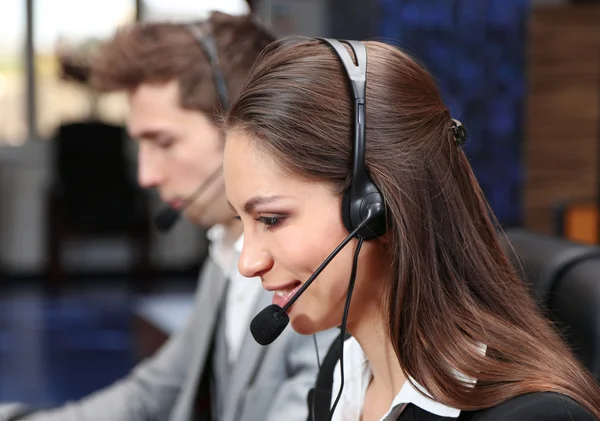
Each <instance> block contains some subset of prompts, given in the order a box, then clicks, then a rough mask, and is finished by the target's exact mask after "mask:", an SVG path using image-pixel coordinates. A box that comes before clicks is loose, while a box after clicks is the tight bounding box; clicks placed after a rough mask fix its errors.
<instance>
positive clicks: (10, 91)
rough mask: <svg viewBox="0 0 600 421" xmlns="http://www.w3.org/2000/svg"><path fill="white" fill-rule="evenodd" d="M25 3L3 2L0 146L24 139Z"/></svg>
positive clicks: (0, 55)
mask: <svg viewBox="0 0 600 421" xmlns="http://www.w3.org/2000/svg"><path fill="white" fill-rule="evenodd" d="M25 25H26V21H25V2H24V1H23V0H2V12H1V13H0V144H11V145H19V144H22V143H23V142H25V140H26V139H27V134H28V132H27V119H26V112H25V111H26V106H27V104H26V98H27V95H26V85H25V79H26V78H25V62H24V60H23V59H24V54H23V53H24V51H25V42H24V40H25Z"/></svg>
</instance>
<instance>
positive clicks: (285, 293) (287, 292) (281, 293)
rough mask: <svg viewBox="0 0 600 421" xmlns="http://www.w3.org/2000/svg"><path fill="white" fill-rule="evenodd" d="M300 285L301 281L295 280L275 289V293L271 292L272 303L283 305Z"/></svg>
mask: <svg viewBox="0 0 600 421" xmlns="http://www.w3.org/2000/svg"><path fill="white" fill-rule="evenodd" d="M301 287H302V283H301V282H300V281H296V282H294V283H292V284H288V285H286V287H285V288H283V289H278V290H275V294H273V304H276V305H278V306H279V307H284V306H285V305H286V304H287V303H288V302H289V301H290V300H291V299H292V297H293V296H294V295H295V294H296V293H297V292H298V290H299V289H300V288H301Z"/></svg>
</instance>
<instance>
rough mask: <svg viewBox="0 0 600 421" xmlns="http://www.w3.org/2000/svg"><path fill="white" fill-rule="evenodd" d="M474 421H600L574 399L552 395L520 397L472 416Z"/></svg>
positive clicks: (541, 393) (544, 393) (532, 394)
mask: <svg viewBox="0 0 600 421" xmlns="http://www.w3.org/2000/svg"><path fill="white" fill-rule="evenodd" d="M470 420H471V421H509V420H511V421H529V420H532V421H533V420H536V421H563V420H565V421H571V420H577V421H598V419H597V418H596V417H594V416H593V415H592V414H591V413H590V412H589V411H588V410H587V409H586V408H584V407H583V406H582V405H580V404H579V403H577V402H575V401H574V400H573V399H571V398H569V397H567V396H564V395H561V394H558V393H551V392H535V393H528V394H525V395H521V396H517V397H515V398H512V399H509V400H507V401H506V402H503V403H501V404H499V405H496V406H494V407H492V408H487V409H484V410H480V411H475V412H473V413H472V417H471V418H470Z"/></svg>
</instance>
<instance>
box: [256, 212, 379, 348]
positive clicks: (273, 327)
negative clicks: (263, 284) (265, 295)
mask: <svg viewBox="0 0 600 421" xmlns="http://www.w3.org/2000/svg"><path fill="white" fill-rule="evenodd" d="M372 206H380V205H379V204H378V203H374V204H373V205H372ZM376 214H377V211H375V212H373V211H372V210H370V209H369V211H368V213H367V216H366V217H365V218H364V219H363V220H362V221H361V222H360V224H358V226H357V227H356V228H355V229H354V231H352V232H351V233H350V234H349V235H348V236H347V237H346V238H345V239H344V241H342V242H341V243H340V244H339V245H338V246H337V247H336V248H335V250H333V251H332V252H331V254H330V255H329V256H327V258H326V259H325V260H324V261H323V263H321V265H320V266H319V267H318V268H317V270H316V271H315V272H314V273H313V274H312V275H311V276H310V278H308V280H307V281H306V282H305V283H304V285H302V287H301V288H300V289H299V290H298V291H297V292H296V293H295V294H294V296H293V297H292V298H291V299H290V301H288V302H287V304H286V305H285V306H283V308H282V307H279V306H278V305H277V304H271V305H270V306H268V307H266V308H264V309H263V310H262V311H261V312H260V313H258V314H257V315H256V316H254V319H252V322H250V332H251V333H252V337H253V338H254V340H255V341H256V342H258V343H259V344H260V345H263V346H264V345H269V344H270V343H272V342H273V341H274V340H275V339H277V338H278V337H279V335H281V333H282V332H283V331H284V329H285V328H286V326H287V325H288V323H289V321H290V318H289V316H288V315H287V313H286V311H287V310H288V309H289V308H290V307H291V306H292V304H294V302H296V300H297V299H298V298H300V296H301V295H302V294H303V293H304V291H305V290H306V288H308V287H309V285H310V284H312V283H313V281H314V280H315V279H316V278H317V276H319V275H320V274H321V272H323V269H325V268H326V267H327V265H328V264H329V263H330V262H331V260H333V258H334V257H335V256H336V255H337V254H338V253H339V252H340V251H341V250H342V249H343V248H344V247H345V246H346V244H348V243H349V242H350V240H352V239H353V238H354V237H355V236H356V235H357V234H358V232H359V231H360V230H361V229H362V228H363V227H364V226H366V225H367V224H368V223H369V222H370V220H371V218H372V217H373V216H374V215H376Z"/></svg>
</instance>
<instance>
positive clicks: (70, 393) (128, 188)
mask: <svg viewBox="0 0 600 421" xmlns="http://www.w3.org/2000/svg"><path fill="white" fill-rule="evenodd" d="M248 3H249V4H250V6H251V7H252V9H253V10H254V12H255V13H256V14H257V15H258V16H259V17H260V19H262V20H263V21H264V22H265V23H266V24H267V25H268V26H269V27H271V28H272V30H273V31H275V32H276V33H278V34H281V35H284V34H290V33H296V34H304V35H313V36H332V37H338V38H354V39H380V40H384V41H387V42H390V43H393V44H395V45H398V46H401V47H402V48H405V49H407V50H408V51H409V52H411V53H412V54H413V55H414V56H416V57H417V58H418V59H419V60H420V61H421V62H422V63H424V64H425V65H426V67H427V68H428V69H429V70H430V71H431V72H432V73H433V75H434V76H435V78H436V80H437V81H438V83H439V85H440V87H441V88H442V90H443V93H444V98H445V100H446V102H447V104H448V106H449V108H450V110H451V112H452V115H453V117H455V118H458V119H460V120H461V121H462V122H463V123H464V124H465V126H466V127H467V129H468V131H469V135H470V138H469V142H468V143H467V145H466V146H465V150H466V152H467V154H468V156H469V158H470V160H471V162H472V165H473V167H474V169H475V172H476V175H477V177H478V179H479V181H480V183H481V185H482V188H483V190H484V193H485V195H486V197H487V199H488V201H489V202H490V204H491V207H492V209H493V210H494V212H495V213H496V215H497V217H498V219H499V222H500V224H501V225H502V226H503V227H504V228H507V229H513V228H517V229H521V228H522V229H527V230H530V231H532V232H536V233H542V234H545V235H548V236H552V237H554V238H562V239H565V240H569V241H574V242H579V243H584V244H588V245H590V246H592V245H594V244H596V243H597V238H598V236H597V232H598V227H597V223H596V214H597V212H596V208H597V207H596V200H597V198H598V194H597V192H598V189H599V188H600V184H599V183H598V181H597V180H598V174H599V172H598V164H599V163H600V150H599V148H598V144H599V143H600V29H598V28H600V2H598V1H568V0H486V1H482V0H255V1H249V2H248ZM213 4H214V6H213ZM238 4H239V2H236V1H228V0H220V1H212V2H211V1H207V0H202V1H198V0H177V1H175V0H102V1H99V0H86V1H81V0H2V4H1V5H0V288H1V291H2V292H1V295H0V300H1V301H2V303H1V304H0V401H14V400H18V401H25V402H28V403H32V404H37V405H54V404H59V403H62V402H64V401H66V400H69V399H76V398H79V397H81V396H84V395H86V394H88V393H90V392H92V391H94V390H96V389H98V388H100V387H102V386H105V385H107V384H109V383H111V382H112V381H114V380H116V379H117V378H119V377H121V376H123V375H125V374H126V373H127V372H128V370H129V369H130V368H131V367H133V365H134V364H135V363H136V362H137V361H139V359H140V358H143V357H144V356H147V355H149V354H151V353H152V352H153V350H154V349H156V347H157V346H158V345H159V344H160V343H162V341H164V340H165V338H166V337H168V335H169V334H171V333H172V332H173V331H176V330H177V329H178V328H179V327H180V326H181V325H182V323H183V322H184V321H185V317H186V315H187V312H188V311H189V309H190V306H191V304H192V301H191V300H192V291H193V290H194V288H195V281H196V275H197V271H198V268H199V266H200V264H201V263H202V259H203V258H204V256H205V253H206V245H207V244H206V240H205V238H204V233H203V232H201V231H200V230H198V229H196V228H194V227H193V226H192V225H191V224H190V223H188V222H187V221H181V222H180V223H179V224H178V225H177V226H176V228H175V229H174V230H173V231H172V232H171V233H169V234H167V235H164V234H160V233H158V232H157V231H156V230H155V229H154V228H153V227H152V225H151V224H150V221H151V219H152V215H153V214H154V213H155V212H156V210H157V209H158V208H159V207H160V203H159V201H158V199H157V197H156V196H155V195H154V194H153V193H152V192H143V191H141V190H140V189H139V188H138V187H137V185H136V180H135V172H136V169H135V159H134V158H135V148H134V145H133V144H132V143H131V142H128V141H127V139H125V137H124V136H123V133H122V125H123V122H124V118H125V116H126V113H127V107H126V102H125V98H124V96H123V95H121V94H110V95H96V94H95V93H94V92H93V91H91V90H90V89H88V87H87V86H86V84H85V69H82V68H81V67H80V64H81V63H82V61H84V60H85V57H86V53H87V52H89V51H90V50H91V49H93V47H94V45H95V43H96V42H98V41H99V40H102V39H105V38H106V37H109V36H110V35H111V34H112V33H113V32H114V31H115V30H116V29H117V28H118V27H119V26H121V25H126V24H128V23H131V22H134V21H136V20H150V19H154V20H160V19H175V20H182V19H185V20H188V19H190V18H192V17H203V16H205V14H206V11H207V9H210V8H211V7H219V8H221V9H222V10H225V11H227V8H228V7H229V8H230V11H231V12H232V13H235V12H236V8H238ZM90 128H91V129H90ZM72 136H79V137H81V136H86V137H88V138H89V141H88V142H86V143H85V146H86V149H85V150H82V149H80V148H79V147H76V146H74V145H73V144H72V143H69V141H68V139H69V138H71V137H72ZM78 145H79V146H84V145H83V144H82V143H81V142H79V143H78ZM99 156H101V157H102V159H97V158H98V157H99ZM92 157H93V158H95V159H91V158H92ZM109 173H110V174H111V176H110V177H107V176H106V175H107V174H109ZM82 177H83V178H82ZM84 178H85V180H87V181H86V183H82V180H83V179H84ZM92 197H95V198H96V199H98V197H101V198H102V197H103V198H109V197H112V198H114V202H113V205H114V206H111V208H110V211H109V210H107V209H103V208H102V207H101V205H97V206H96V205H94V206H86V204H87V205H89V204H90V203H92V202H90V201H91V200H92ZM98 200H99V199H98ZM105 202H106V200H105V201H104V202H103V203H105ZM99 203H100V202H99ZM94 211H95V212H98V213H99V214H100V215H102V216H103V217H102V218H99V217H98V215H96V214H94ZM73 215H75V216H73ZM73 219H77V220H78V221H79V222H80V223H79V224H71V223H70V221H72V220H73ZM90 221H94V222H93V223H90Z"/></svg>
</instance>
